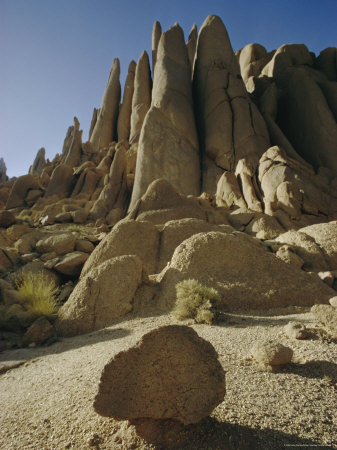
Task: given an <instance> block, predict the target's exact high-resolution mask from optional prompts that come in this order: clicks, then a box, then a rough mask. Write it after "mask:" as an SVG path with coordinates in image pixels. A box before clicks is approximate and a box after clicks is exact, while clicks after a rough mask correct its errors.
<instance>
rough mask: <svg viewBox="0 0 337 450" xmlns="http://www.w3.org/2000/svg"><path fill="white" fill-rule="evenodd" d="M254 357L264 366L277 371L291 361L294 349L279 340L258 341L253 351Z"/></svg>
mask: <svg viewBox="0 0 337 450" xmlns="http://www.w3.org/2000/svg"><path fill="white" fill-rule="evenodd" d="M250 353H251V356H252V358H253V359H254V360H255V361H256V362H257V363H258V365H260V366H262V367H263V368H266V369H268V368H270V369H271V370H272V371H276V370H278V369H280V368H282V367H283V366H285V365H287V364H289V363H290V362H291V359H292V356H293V351H292V349H291V348H289V347H286V346H284V345H282V344H281V343H279V342H277V341H272V340H269V341H268V340H266V341H258V342H256V343H255V344H254V345H253V347H252V349H251V351H250Z"/></svg>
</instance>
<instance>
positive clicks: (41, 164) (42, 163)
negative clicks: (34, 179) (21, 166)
mask: <svg viewBox="0 0 337 450" xmlns="http://www.w3.org/2000/svg"><path fill="white" fill-rule="evenodd" d="M45 156H46V149H45V148H44V147H42V148H40V150H38V152H37V154H36V156H35V159H34V162H33V165H32V166H31V167H30V169H29V173H30V174H32V175H34V174H36V173H37V174H39V175H41V174H42V171H43V169H44V168H45V167H46V159H45Z"/></svg>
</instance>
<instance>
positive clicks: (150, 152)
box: [130, 24, 200, 209]
mask: <svg viewBox="0 0 337 450" xmlns="http://www.w3.org/2000/svg"><path fill="white" fill-rule="evenodd" d="M157 178H165V179H166V180H167V181H169V182H170V183H171V184H172V185H173V186H174V187H175V188H176V189H177V190H178V191H179V192H181V193H182V194H185V195H188V194H191V195H199V192H200V163H199V144H198V136H197V130H196V124H195V119H194V110H193V99H192V85H191V77H190V66H189V61H188V55H187V49H186V45H185V41H184V35H183V31H182V29H181V28H180V27H179V25H177V24H176V25H174V26H173V27H171V28H170V29H169V30H168V31H166V32H165V33H163V34H162V36H161V38H160V41H159V46H158V52H157V62H156V70H155V76H154V80H153V89H152V102H151V108H150V110H149V111H148V113H147V114H146V118H145V120H144V124H143V127H142V132H141V135H140V140H139V147H138V153H137V166H136V173H135V180H134V186H133V191H132V197H131V202H130V209H132V208H133V207H134V205H135V204H136V202H137V201H138V200H139V199H140V198H141V196H142V195H143V194H144V193H145V191H146V189H147V188H148V186H149V185H150V183H151V182H152V181H154V180H156V179H157Z"/></svg>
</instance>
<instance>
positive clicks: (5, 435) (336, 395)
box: [0, 311, 337, 450]
mask: <svg viewBox="0 0 337 450" xmlns="http://www.w3.org/2000/svg"><path fill="white" fill-rule="evenodd" d="M288 312H289V311H288ZM290 320H297V321H301V322H303V323H305V324H306V325H307V326H308V327H309V328H310V327H311V328H314V327H315V326H317V324H315V323H314V322H313V321H312V317H311V315H310V313H308V312H303V311H301V313H299V311H297V314H294V313H293V314H291V315H289V314H285V312H284V311H283V312H280V311H279V312H278V315H270V316H267V315H266V314H264V315H257V314H255V315H254V316H252V315H249V316H248V315H233V314H231V315H228V316H227V319H226V320H224V321H223V322H220V323H218V324H217V325H213V326H208V325H193V328H194V329H195V330H196V331H197V333H198V334H199V335H200V336H201V337H203V338H205V339H207V340H209V341H210V342H211V343H212V344H213V345H214V347H215V348H216V350H217V352H218V354H219V359H220V362H221V364H222V365H223V367H224V369H225V370H226V372H227V374H226V389H227V393H226V396H225V400H224V402H223V403H221V404H220V405H219V406H218V407H217V408H216V410H214V412H213V414H212V417H210V418H207V419H205V420H204V421H203V422H201V423H199V424H197V425H191V426H189V427H187V428H182V427H175V426H173V425H172V423H166V422H165V423H162V424H158V423H155V424H152V425H151V426H148V427H147V428H146V427H145V428H144V427H141V426H138V425H136V426H135V425H131V424H129V423H128V422H117V421H115V420H113V419H107V418H103V417H100V416H99V415H97V414H96V413H95V411H94V409H93V407H92V404H93V399H94V397H95V395H96V392H97V388H98V382H99V378H100V373H101V371H102V368H103V366H104V365H105V364H106V363H107V361H108V360H109V359H110V358H111V357H112V356H113V355H115V354H116V353H118V352H120V351H121V350H124V349H126V348H128V347H129V346H132V345H133V344H134V343H136V342H137V341H138V340H139V339H140V337H141V336H142V335H143V334H145V333H146V332H148V331H150V330H151V329H153V328H156V327H158V326H162V325H167V324H170V323H176V321H174V320H173V319H172V318H171V317H170V316H157V317H148V318H131V320H128V321H125V322H122V323H119V324H117V325H114V326H111V327H109V328H106V329H104V330H101V331H98V332H95V333H91V334H88V335H84V336H78V337H76V338H71V339H62V340H60V341H59V342H57V343H55V344H53V345H51V346H49V347H44V348H36V349H18V350H12V351H6V352H3V353H0V361H1V362H0V372H1V367H2V374H1V375H0V406H1V408H0V448H1V449H6V450H12V449H13V450H14V449H15V450H19V449H69V448H70V449H81V450H83V449H89V448H96V449H150V448H176V449H239V450H240V449H255V448H256V449H281V448H283V449H284V448H291V447H299V448H313V447H317V446H319V447H320V448H337V343H336V342H332V341H330V340H329V339H326V338H324V336H322V335H321V336H320V333H319V332H317V331H316V332H315V333H313V334H312V336H311V338H310V339H308V340H305V341H298V340H290V339H289V338H287V337H286V336H285V335H284V334H283V331H282V329H283V327H284V325H285V324H287V323H288V322H289V321H290ZM180 323H181V322H180ZM260 338H272V339H278V340H279V341H280V342H281V343H283V344H285V345H288V346H290V347H291V348H292V349H293V350H294V357H293V363H292V364H291V365H290V366H289V367H287V368H286V369H283V370H282V371H281V372H279V373H270V372H266V371H262V370H261V369H259V368H258V367H257V366H255V365H254V364H253V363H252V362H251V361H249V360H247V358H246V357H247V354H248V352H249V350H250V348H251V347H252V344H253V343H254V342H255V341H256V340H257V339H260ZM24 361H25V362H24ZM20 364H21V365H20ZM15 366H17V367H15ZM9 367H13V368H11V369H9V370H7V369H8V368H9ZM6 368H7V369H6ZM149 429H150V430H152V432H151V433H149V432H148V431H149ZM154 429H155V430H156V432H155V433H154V432H153V430H154Z"/></svg>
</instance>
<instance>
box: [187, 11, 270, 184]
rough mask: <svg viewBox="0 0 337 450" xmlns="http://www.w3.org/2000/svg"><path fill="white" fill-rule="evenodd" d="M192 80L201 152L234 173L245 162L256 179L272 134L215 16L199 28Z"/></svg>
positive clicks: (225, 33)
mask: <svg viewBox="0 0 337 450" xmlns="http://www.w3.org/2000/svg"><path fill="white" fill-rule="evenodd" d="M193 81H194V91H195V98H196V109H197V114H198V127H199V135H200V144H201V149H202V152H203V153H204V154H205V155H208V156H209V157H210V159H211V160H212V161H214V163H215V164H216V165H217V166H220V167H221V168H222V169H225V170H230V171H234V170H235V168H236V165H237V163H238V162H239V161H240V160H241V159H244V160H245V165H246V166H247V171H248V173H249V172H250V175H253V173H252V171H253V170H254V169H255V167H256V165H257V163H258V158H259V156H261V155H262V153H263V152H264V151H266V150H267V148H268V146H269V136H268V132H267V129H266V125H265V123H264V120H263V118H262V117H261V115H260V113H259V111H258V109H257V107H256V106H255V104H254V103H252V102H251V100H250V99H249V97H248V95H247V92H246V89H245V85H244V83H243V81H242V79H241V75H240V68H239V64H238V62H237V59H236V57H235V55H234V52H233V49H232V46H231V43H230V41H229V37H228V34H227V31H226V28H225V26H224V24H223V23H222V21H221V19H220V18H219V17H217V16H208V17H207V19H206V20H205V22H204V23H203V25H202V27H201V29H200V32H199V37H198V45H197V53H196V60H195V66H194V76H193ZM204 176H206V175H204Z"/></svg>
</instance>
